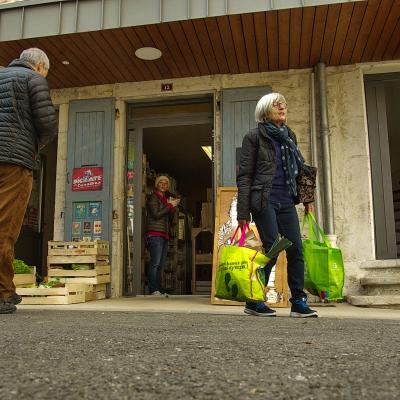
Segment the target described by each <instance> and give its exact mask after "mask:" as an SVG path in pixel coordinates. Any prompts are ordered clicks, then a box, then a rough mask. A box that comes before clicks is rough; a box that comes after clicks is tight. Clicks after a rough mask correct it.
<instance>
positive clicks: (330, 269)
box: [303, 213, 344, 301]
mask: <svg viewBox="0 0 400 400" xmlns="http://www.w3.org/2000/svg"><path fill="white" fill-rule="evenodd" d="M304 224H307V225H308V236H309V239H307V240H303V255H304V265H305V271H304V287H305V289H307V290H308V291H309V292H310V293H311V294H314V295H317V296H319V297H320V298H321V299H322V300H324V301H329V300H341V299H343V295H342V290H343V284H344V266H343V258H342V252H341V250H340V249H338V248H335V247H332V245H331V244H330V242H329V240H328V238H327V237H326V235H325V234H324V232H323V230H322V229H321V227H320V226H319V225H318V224H317V221H316V220H315V217H314V214H313V213H308V214H306V215H305V217H304ZM304 224H303V228H304ZM318 236H319V237H320V238H321V239H322V242H321V241H318Z"/></svg>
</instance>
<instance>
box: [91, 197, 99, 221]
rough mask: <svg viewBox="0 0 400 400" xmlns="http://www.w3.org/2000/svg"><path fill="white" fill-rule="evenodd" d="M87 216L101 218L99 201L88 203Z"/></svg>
mask: <svg viewBox="0 0 400 400" xmlns="http://www.w3.org/2000/svg"><path fill="white" fill-rule="evenodd" d="M88 217H89V218H91V219H96V220H97V219H101V201H92V202H90V203H89V215H88Z"/></svg>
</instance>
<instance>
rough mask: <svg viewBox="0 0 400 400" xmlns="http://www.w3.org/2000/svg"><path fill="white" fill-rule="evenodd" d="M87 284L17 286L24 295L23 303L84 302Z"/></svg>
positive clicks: (18, 291) (21, 294)
mask: <svg viewBox="0 0 400 400" xmlns="http://www.w3.org/2000/svg"><path fill="white" fill-rule="evenodd" d="M85 286H86V285H82V284H66V285H65V287H63V288H38V287H35V288H17V293H18V294H19V295H20V296H22V302H21V304H22V305H27V304H39V305H40V304H49V305H50V304H52V305H54V304H74V303H84V302H85V290H86V289H87V288H86V287H85Z"/></svg>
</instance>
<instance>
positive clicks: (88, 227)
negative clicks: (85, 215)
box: [83, 221, 92, 234]
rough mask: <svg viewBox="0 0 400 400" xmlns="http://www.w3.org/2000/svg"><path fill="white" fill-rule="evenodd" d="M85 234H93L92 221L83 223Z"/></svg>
mask: <svg viewBox="0 0 400 400" xmlns="http://www.w3.org/2000/svg"><path fill="white" fill-rule="evenodd" d="M83 233H84V234H87V233H89V234H90V233H92V223H91V222H90V221H84V222H83Z"/></svg>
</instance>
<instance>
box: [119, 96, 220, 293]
mask: <svg viewBox="0 0 400 400" xmlns="http://www.w3.org/2000/svg"><path fill="white" fill-rule="evenodd" d="M208 95H209V96H210V97H203V98H198V97H193V98H190V97H186V96H185V97H183V98H180V100H182V104H185V103H190V101H191V100H193V99H195V100H197V99H204V100H207V99H210V100H211V102H212V103H213V105H214V107H213V112H212V114H208V113H207V114H206V113H191V114H184V115H181V116H179V115H172V116H170V115H166V116H164V117H160V116H159V117H157V118H154V117H151V116H149V117H145V118H139V119H136V120H130V119H128V118H129V111H128V110H129V107H130V106H132V105H135V104H140V105H146V106H149V107H150V106H154V103H152V102H150V101H149V102H148V103H147V102H146V103H144V102H143V101H142V102H137V103H136V102H129V103H127V105H126V110H127V122H126V132H129V131H134V132H135V136H134V140H135V161H134V171H135V176H134V188H142V185H143V182H142V176H143V169H142V158H143V130H144V129H148V128H158V127H167V126H180V125H210V127H211V140H212V141H213V150H214V152H213V160H212V171H211V172H212V184H213V185H215V184H216V182H215V181H214V176H215V169H216V162H215V161H216V158H217V157H216V152H217V148H216V147H215V144H216V143H215V142H216V135H215V130H216V127H215V113H216V102H215V94H214V93H208ZM172 102H174V100H171V99H170V100H168V99H166V100H164V101H162V102H159V101H157V104H160V105H161V104H162V105H169V104H171V103H172ZM127 138H128V135H127ZM218 151H219V150H218ZM124 171H126V160H125V167H124ZM124 173H125V172H124ZM213 189H214V187H213ZM125 191H126V187H125ZM140 193H141V192H140ZM124 198H125V202H124V210H125V218H124V228H123V231H124V235H123V237H124V245H123V251H124V257H123V259H124V264H123V271H124V273H123V288H124V290H123V292H124V295H125V296H136V295H142V294H144V293H141V292H142V269H141V262H140V261H141V256H142V240H143V238H142V213H141V212H137V211H136V210H141V209H142V196H138V195H136V196H135V198H134V204H133V206H134V216H135V220H134V228H133V230H134V231H133V237H136V238H138V239H137V240H135V241H134V250H133V263H134V264H133V293H127V292H126V285H125V283H126V276H127V274H126V268H127V257H126V251H127V249H126V247H127V235H126V230H127V218H126V196H124Z"/></svg>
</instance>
